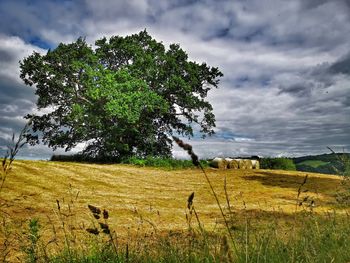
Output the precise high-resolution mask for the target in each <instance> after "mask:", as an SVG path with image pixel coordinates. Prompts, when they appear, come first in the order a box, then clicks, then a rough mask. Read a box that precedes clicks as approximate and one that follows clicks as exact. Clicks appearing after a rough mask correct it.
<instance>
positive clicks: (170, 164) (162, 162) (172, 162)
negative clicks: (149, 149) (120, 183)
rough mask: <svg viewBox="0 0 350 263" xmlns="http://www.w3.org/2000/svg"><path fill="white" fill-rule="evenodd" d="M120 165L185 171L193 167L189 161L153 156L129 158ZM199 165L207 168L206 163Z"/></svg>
mask: <svg viewBox="0 0 350 263" xmlns="http://www.w3.org/2000/svg"><path fill="white" fill-rule="evenodd" d="M122 163H125V164H133V165H138V166H142V167H144V166H150V167H160V168H165V169H186V168H193V167H194V165H193V163H192V161H191V160H178V159H173V158H162V157H154V156H147V157H145V158H137V157H130V158H127V159H124V160H123V161H122ZM201 164H202V166H203V167H208V162H207V161H201Z"/></svg>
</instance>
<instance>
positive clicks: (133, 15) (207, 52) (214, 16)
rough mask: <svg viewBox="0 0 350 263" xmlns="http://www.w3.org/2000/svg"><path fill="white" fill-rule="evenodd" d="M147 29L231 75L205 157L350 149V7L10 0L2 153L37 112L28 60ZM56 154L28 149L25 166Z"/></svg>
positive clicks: (316, 1) (0, 118) (4, 10)
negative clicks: (24, 73)
mask: <svg viewBox="0 0 350 263" xmlns="http://www.w3.org/2000/svg"><path fill="white" fill-rule="evenodd" d="M144 29H146V30H147V31H148V32H149V34H150V35H151V36H153V37H154V38H155V39H156V40H157V41H162V42H163V43H164V44H165V45H166V46H168V45H169V44H171V43H178V44H180V46H181V47H182V48H183V49H184V50H185V51H186V52H187V53H188V55H189V58H190V60H194V61H196V62H198V63H202V62H206V63H207V64H208V65H210V66H213V67H218V68H219V69H220V70H221V71H222V72H223V74H224V77H223V78H222V79H221V82H220V85H219V88H218V89H215V90H212V91H210V93H209V95H208V100H209V102H210V103H211V104H212V105H213V108H214V113H215V116H216V128H215V132H216V134H215V135H214V136H212V137H210V138H207V139H205V140H202V139H200V136H199V135H198V134H196V136H195V137H194V138H192V139H191V140H190V141H189V142H190V143H191V144H192V145H193V147H194V151H195V152H196V153H197V154H198V155H199V156H200V157H202V158H208V157H214V156H249V155H260V156H302V155H308V154H321V153H329V152H330V151H329V150H328V149H327V147H331V148H332V149H334V150H335V151H343V150H344V151H350V2H349V1H348V0H291V1H286V0H206V1H199V0H187V1H185V0H125V1H124V0H101V1H96V0H77V1H68V0H46V1H44V0H27V1H26V0H1V1H0V154H2V155H3V154H4V152H5V150H6V146H7V145H9V143H10V141H11V137H12V134H13V133H16V134H18V133H19V131H20V130H21V128H22V127H23V126H24V124H25V120H24V119H23V116H24V115H26V114H28V113H32V112H37V109H36V106H35V102H36V96H35V94H34V92H35V87H28V86H25V85H24V83H23V82H22V80H21V79H20V78H19V61H20V60H22V59H23V58H25V57H27V56H29V55H30V54H32V52H33V51H36V52H40V53H42V54H45V53H46V52H47V50H48V49H49V48H50V49H54V48H55V47H56V46H57V45H58V44H59V43H61V42H63V43H70V42H73V41H75V40H76V39H77V38H78V37H80V36H82V37H85V38H86V41H87V42H88V43H90V44H93V43H94V41H95V40H96V39H99V38H101V37H104V36H105V37H110V36H112V35H122V36H125V35H130V34H134V33H138V32H140V31H141V30H144ZM81 147H83V146H81ZM77 150H79V149H77ZM63 152H64V151H61V150H59V151H57V152H56V154H59V153H63ZM52 154H53V152H52V150H51V149H49V148H47V147H46V146H44V145H38V146H35V147H31V146H25V147H24V148H23V149H22V150H21V152H20V154H19V157H21V158H29V159H48V158H50V156H51V155H52ZM174 155H175V156H176V157H184V156H185V153H184V152H182V151H181V150H180V149H178V148H177V147H174Z"/></svg>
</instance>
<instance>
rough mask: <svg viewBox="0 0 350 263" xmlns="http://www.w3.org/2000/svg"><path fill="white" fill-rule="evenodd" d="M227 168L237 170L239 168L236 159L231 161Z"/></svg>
mask: <svg viewBox="0 0 350 263" xmlns="http://www.w3.org/2000/svg"><path fill="white" fill-rule="evenodd" d="M227 168H229V169H238V168H239V160H238V159H232V160H231V161H230V162H229V163H228V164H227Z"/></svg>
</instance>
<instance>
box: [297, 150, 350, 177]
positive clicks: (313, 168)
mask: <svg viewBox="0 0 350 263" xmlns="http://www.w3.org/2000/svg"><path fill="white" fill-rule="evenodd" d="M343 155H346V156H347V158H350V153H336V154H334V153H330V154H321V155H308V156H302V157H297V158H292V160H293V162H294V163H295V165H296V168H297V171H303V172H315V173H325V174H337V171H340V172H343V171H344V167H343V165H342V163H341V162H339V159H338V158H339V156H343Z"/></svg>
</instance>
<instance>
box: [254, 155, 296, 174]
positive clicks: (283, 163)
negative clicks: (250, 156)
mask: <svg viewBox="0 0 350 263" xmlns="http://www.w3.org/2000/svg"><path fill="white" fill-rule="evenodd" d="M260 167H261V168H262V169H272V170H289V171H296V167H295V164H294V162H293V160H291V159H288V158H284V157H280V158H263V159H261V163H260Z"/></svg>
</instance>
